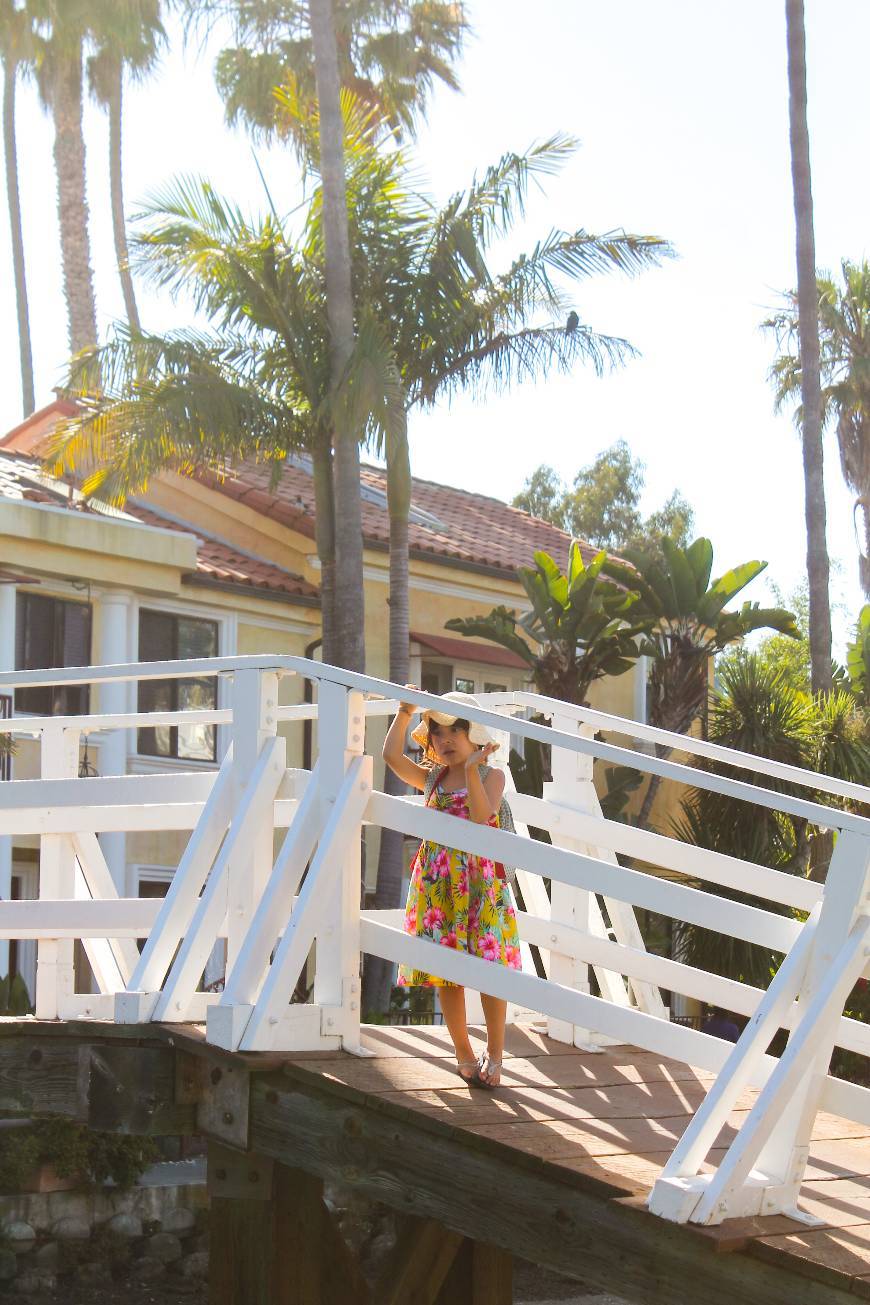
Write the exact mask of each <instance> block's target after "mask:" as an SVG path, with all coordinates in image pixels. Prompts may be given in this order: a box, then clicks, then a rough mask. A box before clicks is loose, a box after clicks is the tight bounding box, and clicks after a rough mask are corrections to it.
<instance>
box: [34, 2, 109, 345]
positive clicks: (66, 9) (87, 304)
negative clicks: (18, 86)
mask: <svg viewBox="0 0 870 1305" xmlns="http://www.w3.org/2000/svg"><path fill="white" fill-rule="evenodd" d="M30 7H31V12H32V14H33V18H34V21H35V26H36V31H37V38H36V84H37V87H38V88H39V94H40V98H41V99H42V103H43V105H44V106H45V107H46V108H47V109H48V110H49V111H50V113H51V116H52V119H53V121H54V166H55V172H56V174H57V211H58V219H59V222H60V249H61V261H62V264H63V287H64V295H65V298H66V306H67V315H68V319H69V346H70V352H71V353H73V354H75V353H78V352H79V351H80V350H81V349H87V348H90V347H92V346H93V345H95V344H96V342H97V309H96V299H95V296H94V274H93V270H92V268H91V249H90V238H89V236H88V201H87V183H86V176H85V139H84V134H83V132H82V60H83V54H84V47H85V43H86V41H87V38H88V36H89V34H90V24H91V0H62V3H60V2H59V0H31V4H30Z"/></svg>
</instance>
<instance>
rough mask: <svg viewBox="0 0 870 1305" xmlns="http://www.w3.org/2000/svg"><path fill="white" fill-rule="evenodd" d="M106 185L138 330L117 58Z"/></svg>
mask: <svg viewBox="0 0 870 1305" xmlns="http://www.w3.org/2000/svg"><path fill="white" fill-rule="evenodd" d="M108 107H109V185H110V189H111V197H112V232H113V235H114V238H115V258H116V260H117V263H118V276H119V277H120V278H121V290H122V292H123V295H124V308H125V311H126V313H127V321H128V322H129V324H130V330H131V331H137V332H138V331H140V330H141V329H142V328H141V323H140V321H139V310H138V308H137V307H136V295H135V292H134V290H133V276H132V273H131V272H130V254H129V251H128V249H127V223H126V221H125V218H124V154H123V121H124V119H123V113H124V65H123V64H122V62H121V60H120V59H119V60H118V62H117V67H116V68H115V69H113V84H112V90H111V94H110V96H109V106H108Z"/></svg>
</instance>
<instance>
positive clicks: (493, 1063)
mask: <svg viewBox="0 0 870 1305" xmlns="http://www.w3.org/2000/svg"><path fill="white" fill-rule="evenodd" d="M484 1074H485V1075H487V1077H486V1078H484ZM490 1074H498V1082H496V1083H491V1082H490V1081H489V1075H490ZM500 1085H501V1061H500V1060H494V1059H493V1057H492V1056H491V1055H490V1054H489V1051H482V1052H481V1053H480V1056H479V1058H478V1061H477V1086H478V1087H482V1088H485V1089H486V1090H487V1092H494V1091H495V1089H496V1088H497V1087H499V1086H500Z"/></svg>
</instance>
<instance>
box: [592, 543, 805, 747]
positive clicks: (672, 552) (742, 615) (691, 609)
mask: <svg viewBox="0 0 870 1305" xmlns="http://www.w3.org/2000/svg"><path fill="white" fill-rule="evenodd" d="M625 559H626V560H625V561H621V560H619V559H615V558H611V559H610V560H609V561H608V562H607V563H606V565H605V568H604V569H605V572H606V573H607V574H608V575H610V576H612V577H613V578H614V579H615V580H618V581H619V582H620V583H621V584H624V585H626V586H629V585H630V586H631V587H632V588H633V589H635V590H636V591H637V592H638V595H639V601H638V612H639V615H642V616H643V617H645V618H646V619H647V620H649V622H650V624H651V625H652V627H653V629H652V633H651V634H650V635H649V637H648V638H647V639H645V640H644V642H643V646H642V649H641V651H642V652H644V653H645V654H646V655H647V656H648V657H650V658H651V659H652V669H651V673H650V693H649V716H650V721H651V723H652V724H654V725H659V726H661V727H662V728H664V729H670V730H673V731H675V732H676V733H680V734H684V733H686V732H687V731H688V730H689V729H690V728H691V725H692V723H693V722H694V721H695V720H697V719H698V717H699V716H700V715H701V714H702V712H703V710H704V707H705V705H706V701H707V672H708V660H709V658H710V657H712V656H713V655H714V654H715V653H717V652H720V651H721V650H722V649H723V648H725V647H727V646H728V644H730V643H734V642H736V641H737V640H740V639H743V638H745V636H746V635H747V634H750V633H752V631H754V630H760V629H767V628H772V629H774V630H778V631H779V632H780V633H781V634H784V635H786V636H788V637H789V638H797V637H798V629H797V626H796V625H795V620H794V617H793V615H792V614H791V612H787V611H785V610H784V609H783V608H779V607H771V608H762V607H759V605H758V604H757V603H750V602H744V603H743V605H742V606H741V607H740V608H738V609H736V610H728V604H729V603H730V602H731V601H732V600H733V599H734V598H735V597H736V596H737V594H739V593H740V592H741V590H742V589H744V588H745V587H746V586H747V585H748V584H749V583H750V581H752V580H754V579H755V577H756V576H758V575H760V573H761V572H762V571H763V570H764V569H765V567H766V566H767V563H766V562H758V561H754V562H743V563H741V564H740V565H739V566H736V567H733V568H732V569H731V570H730V571H726V572H725V574H724V575H722V576H720V577H719V578H718V579H715V580H712V582H711V578H710V577H711V575H712V572H713V545H712V544H711V542H710V540H709V539H704V538H700V539H696V540H695V541H694V543H692V544H690V545H689V547H688V548H682V547H680V546H678V545H677V544H674V543H673V542H672V541H671V540H669V539H665V540H663V541H662V554H661V557H660V558H656V557H653V556H650V555H648V554H645V553H643V552H640V551H639V550H637V549H626V550H625Z"/></svg>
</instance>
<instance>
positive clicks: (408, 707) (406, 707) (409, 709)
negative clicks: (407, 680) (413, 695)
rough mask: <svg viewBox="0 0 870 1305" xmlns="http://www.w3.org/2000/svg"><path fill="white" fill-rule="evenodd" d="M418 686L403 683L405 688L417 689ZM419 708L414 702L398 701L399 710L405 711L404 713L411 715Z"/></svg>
mask: <svg viewBox="0 0 870 1305" xmlns="http://www.w3.org/2000/svg"><path fill="white" fill-rule="evenodd" d="M419 687H420V686H419V684H406V685H405V688H406V689H419ZM419 710H420V708H419V707H418V706H416V704H415V703H413V702H400V703H399V711H403V712H405V713H406V715H408V716H413V715H414V713H415V712H417V711H419Z"/></svg>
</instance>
